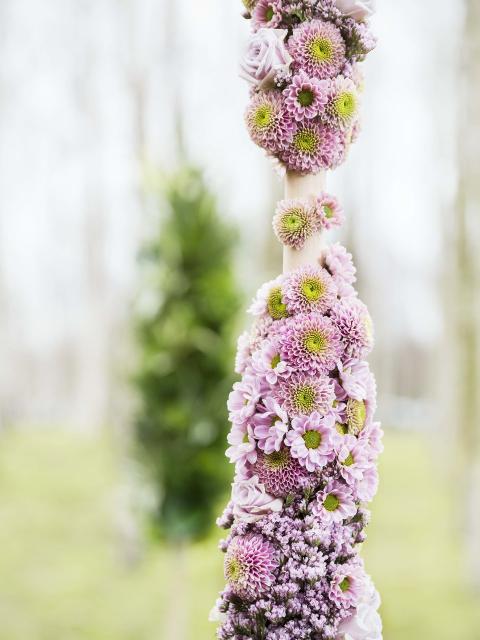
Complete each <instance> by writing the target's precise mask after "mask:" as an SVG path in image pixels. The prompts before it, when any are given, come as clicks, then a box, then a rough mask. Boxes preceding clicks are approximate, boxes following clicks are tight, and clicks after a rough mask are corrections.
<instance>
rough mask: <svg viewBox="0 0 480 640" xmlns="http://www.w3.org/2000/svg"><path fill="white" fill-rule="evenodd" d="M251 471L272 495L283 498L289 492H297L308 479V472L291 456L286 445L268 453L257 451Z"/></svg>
mask: <svg viewBox="0 0 480 640" xmlns="http://www.w3.org/2000/svg"><path fill="white" fill-rule="evenodd" d="M253 473H255V474H256V475H257V476H258V479H259V481H260V482H261V483H262V484H263V485H264V486H265V489H266V490H267V491H268V493H270V494H271V495H272V496H275V497H278V498H283V497H285V496H287V495H288V494H289V493H298V491H299V489H301V488H303V487H304V486H305V485H306V483H307V480H308V474H307V472H306V471H305V469H304V468H303V467H302V466H300V464H299V462H298V460H296V459H295V458H293V457H292V455H291V453H290V449H289V448H288V447H282V448H281V449H280V450H279V451H273V452H272V453H270V454H264V453H261V452H259V454H258V458H257V462H256V463H255V465H254V466H253Z"/></svg>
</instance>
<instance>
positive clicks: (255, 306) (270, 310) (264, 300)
mask: <svg viewBox="0 0 480 640" xmlns="http://www.w3.org/2000/svg"><path fill="white" fill-rule="evenodd" d="M283 280H284V277H283V275H280V276H278V277H277V278H275V280H271V281H270V282H266V283H265V284H263V285H262V286H261V287H260V289H259V290H258V291H257V295H256V296H255V298H254V299H253V302H252V304H251V305H250V307H249V309H248V313H251V314H252V315H254V316H270V318H272V319H273V320H280V319H282V318H286V317H288V311H287V307H286V306H285V303H284V302H283V297H282V296H283V294H282V284H283Z"/></svg>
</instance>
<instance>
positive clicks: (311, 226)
mask: <svg viewBox="0 0 480 640" xmlns="http://www.w3.org/2000/svg"><path fill="white" fill-rule="evenodd" d="M319 228H320V225H319V221H318V217H317V212H316V209H315V207H314V206H313V204H312V201H311V200H309V199H308V200H281V201H280V202H279V203H278V205H277V209H276V211H275V216H274V218H273V229H274V231H275V234H276V236H277V238H278V240H279V241H280V242H281V243H282V244H284V245H286V246H287V247H291V248H292V249H302V248H303V246H304V245H305V242H306V240H307V239H308V238H309V237H310V236H311V235H313V234H314V233H316V232H317V231H318V230H319Z"/></svg>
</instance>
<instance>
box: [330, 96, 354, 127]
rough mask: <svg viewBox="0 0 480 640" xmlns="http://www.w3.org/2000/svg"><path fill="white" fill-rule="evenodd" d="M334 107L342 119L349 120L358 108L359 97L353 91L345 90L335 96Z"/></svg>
mask: <svg viewBox="0 0 480 640" xmlns="http://www.w3.org/2000/svg"><path fill="white" fill-rule="evenodd" d="M333 108H334V109H335V113H336V114H337V115H338V116H339V117H340V118H342V120H349V119H350V118H351V117H352V116H353V115H354V114H355V112H356V110H357V99H356V97H355V95H354V94H353V93H350V92H349V91H345V92H344V93H341V94H340V95H339V96H337V97H336V98H335V100H334V101H333Z"/></svg>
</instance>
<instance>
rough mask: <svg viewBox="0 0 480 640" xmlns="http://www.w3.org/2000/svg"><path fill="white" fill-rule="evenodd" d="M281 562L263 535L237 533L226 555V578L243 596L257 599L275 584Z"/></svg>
mask: <svg viewBox="0 0 480 640" xmlns="http://www.w3.org/2000/svg"><path fill="white" fill-rule="evenodd" d="M277 566H278V561H277V559H276V552H275V549H274V547H273V546H272V545H271V544H270V543H269V542H267V540H265V539H264V538H263V537H262V536H261V535H252V534H250V535H246V536H235V537H234V538H233V539H232V540H231V542H230V544H229V545H228V549H227V553H226V556H225V564H224V567H225V579H226V580H227V582H228V584H229V586H230V588H231V589H232V591H233V592H234V593H235V594H237V595H238V596H240V597H244V598H252V599H253V598H256V597H258V596H259V595H261V594H262V593H263V592H264V591H266V590H267V589H268V587H269V586H270V585H271V584H272V582H273V578H274V574H273V572H274V571H275V569H276V567H277Z"/></svg>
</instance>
